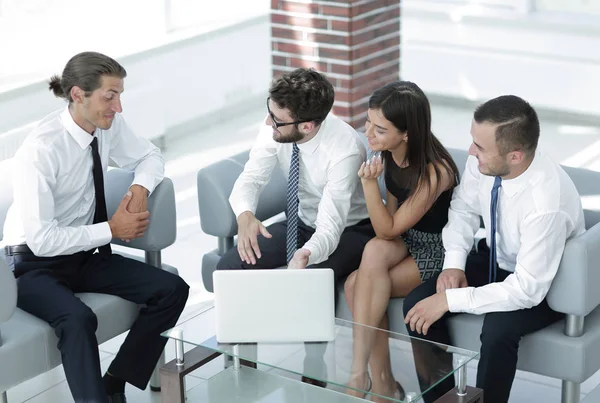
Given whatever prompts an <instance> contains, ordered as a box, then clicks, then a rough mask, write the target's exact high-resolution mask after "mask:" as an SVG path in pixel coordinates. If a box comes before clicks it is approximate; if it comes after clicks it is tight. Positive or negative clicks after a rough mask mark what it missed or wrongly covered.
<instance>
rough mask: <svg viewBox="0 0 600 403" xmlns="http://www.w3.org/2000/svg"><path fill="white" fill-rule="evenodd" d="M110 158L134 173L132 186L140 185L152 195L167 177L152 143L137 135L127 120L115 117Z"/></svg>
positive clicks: (157, 149)
mask: <svg viewBox="0 0 600 403" xmlns="http://www.w3.org/2000/svg"><path fill="white" fill-rule="evenodd" d="M112 135H113V138H112V141H111V145H110V154H109V157H110V158H111V159H112V160H113V161H114V162H115V164H117V165H118V166H119V167H121V168H123V169H127V170H130V171H134V172H135V175H134V178H133V182H132V185H140V186H142V187H144V188H146V189H147V190H148V192H149V193H152V192H153V191H154V189H155V188H156V186H158V185H159V184H160V182H162V180H163V179H164V176H165V161H164V159H163V156H162V154H161V152H160V149H159V148H158V147H156V146H155V145H154V144H152V142H151V141H150V140H148V139H146V138H143V137H141V136H138V135H136V134H135V133H133V131H132V130H131V129H130V128H129V126H128V125H127V123H126V122H125V119H123V117H122V116H121V115H119V114H117V115H115V122H114V123H113V133H112Z"/></svg>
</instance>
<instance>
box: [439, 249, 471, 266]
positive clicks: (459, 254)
mask: <svg viewBox="0 0 600 403" xmlns="http://www.w3.org/2000/svg"><path fill="white" fill-rule="evenodd" d="M467 256H468V253H467V252H463V251H447V252H446V255H445V257H444V265H443V269H444V270H446V269H460V270H465V265H466V263H467Z"/></svg>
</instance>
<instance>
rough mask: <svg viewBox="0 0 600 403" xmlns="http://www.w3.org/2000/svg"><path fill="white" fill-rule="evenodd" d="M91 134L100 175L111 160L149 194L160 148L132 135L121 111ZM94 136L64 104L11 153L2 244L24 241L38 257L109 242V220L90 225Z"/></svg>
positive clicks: (159, 170) (160, 172) (159, 166)
mask: <svg viewBox="0 0 600 403" xmlns="http://www.w3.org/2000/svg"><path fill="white" fill-rule="evenodd" d="M94 136H95V137H98V150H99V153H100V159H101V161H102V169H103V172H104V173H106V170H107V167H108V161H109V158H110V159H111V160H112V161H113V162H114V163H115V164H116V165H118V166H119V167H121V168H124V169H128V170H135V177H134V180H133V183H132V184H138V185H141V186H143V187H144V188H146V189H148V191H150V192H152V191H153V190H154V188H155V187H156V186H157V185H158V184H159V183H160V182H161V181H162V179H163V177H164V161H163V158H162V156H161V153H160V150H159V149H158V148H157V147H155V146H154V145H153V144H152V143H151V142H150V141H149V140H147V139H144V138H142V137H139V136H136V135H135V134H134V133H133V132H132V131H131V129H130V128H129V127H128V126H127V124H126V123H125V120H124V119H123V117H122V116H121V115H120V114H118V113H117V114H116V115H115V119H114V121H113V124H112V127H111V128H110V129H108V130H101V129H96V131H95V132H94ZM94 136H92V135H90V134H89V133H87V132H86V131H85V130H83V129H82V128H81V127H79V126H78V125H77V124H76V123H75V121H73V118H72V117H71V114H70V112H69V109H68V107H67V108H65V109H61V110H59V111H56V112H53V113H52V114H50V115H49V116H47V117H46V118H44V119H43V120H42V121H41V122H40V124H39V125H38V126H37V127H36V128H35V129H34V130H33V132H32V133H31V134H29V136H28V137H27V138H26V139H25V142H24V143H23V145H22V146H21V147H20V148H19V150H18V151H17V153H16V155H15V157H14V164H13V167H14V169H13V172H12V176H13V184H14V185H13V186H14V201H13V204H12V205H11V207H10V208H9V210H8V213H7V216H6V222H5V225H4V243H5V244H6V245H19V244H23V243H27V245H28V246H29V248H30V249H31V250H32V252H33V253H34V254H35V255H37V256H58V255H70V254H73V253H76V252H81V251H86V250H90V249H94V248H97V247H100V246H102V245H106V244H107V243H109V242H110V241H111V239H112V234H111V230H110V227H109V225H108V222H102V223H97V224H92V223H93V220H94V211H95V208H96V197H95V193H94V177H93V174H92V166H93V160H92V151H91V150H92V147H91V143H92V140H93V138H94ZM109 218H110V217H109Z"/></svg>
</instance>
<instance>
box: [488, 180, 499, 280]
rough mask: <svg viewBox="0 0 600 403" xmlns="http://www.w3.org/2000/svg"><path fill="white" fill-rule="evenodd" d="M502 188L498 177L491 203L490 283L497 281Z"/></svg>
mask: <svg viewBox="0 0 600 403" xmlns="http://www.w3.org/2000/svg"><path fill="white" fill-rule="evenodd" d="M500 186H502V178H501V177H499V176H496V179H494V186H492V202H491V203H490V223H491V224H490V232H491V236H490V278H489V280H490V283H492V282H495V281H496V271H497V269H498V267H497V266H498V262H497V261H496V220H497V216H498V189H500Z"/></svg>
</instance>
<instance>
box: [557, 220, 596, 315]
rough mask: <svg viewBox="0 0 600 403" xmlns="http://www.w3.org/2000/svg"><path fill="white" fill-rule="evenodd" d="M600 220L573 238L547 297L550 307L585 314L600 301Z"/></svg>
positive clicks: (563, 311) (575, 313)
mask: <svg viewBox="0 0 600 403" xmlns="http://www.w3.org/2000/svg"><path fill="white" fill-rule="evenodd" d="M599 245H600V224H596V225H594V226H593V227H592V228H590V229H589V230H587V231H586V232H585V233H583V234H581V235H579V236H577V237H575V238H572V239H570V240H569V241H567V244H566V245H565V251H564V253H563V257H562V260H561V262H560V266H559V268H558V273H557V274H556V277H555V278H554V281H553V282H552V286H551V287H550V291H549V292H548V296H547V300H548V305H550V308H552V309H554V310H555V311H558V312H562V313H565V314H569V315H577V316H585V315H587V314H588V313H590V312H591V311H593V310H594V309H595V308H596V307H597V306H598V304H600V293H599V292H598V284H600V267H598V265H599V263H600V247H598V246H599Z"/></svg>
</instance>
